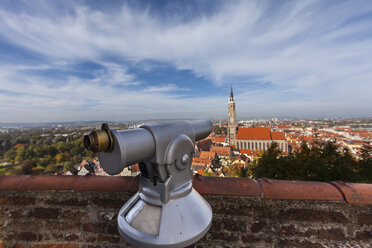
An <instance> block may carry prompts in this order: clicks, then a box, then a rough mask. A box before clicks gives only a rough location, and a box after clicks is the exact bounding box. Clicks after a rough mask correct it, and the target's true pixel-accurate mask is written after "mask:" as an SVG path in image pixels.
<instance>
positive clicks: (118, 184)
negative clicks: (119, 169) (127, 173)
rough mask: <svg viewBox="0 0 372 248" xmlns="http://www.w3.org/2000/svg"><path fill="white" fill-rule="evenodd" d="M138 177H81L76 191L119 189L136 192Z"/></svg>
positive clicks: (119, 190) (76, 185)
mask: <svg viewBox="0 0 372 248" xmlns="http://www.w3.org/2000/svg"><path fill="white" fill-rule="evenodd" d="M138 185H139V184H138V177H105V176H85V177H79V180H78V181H77V182H76V184H75V186H74V190H75V191H117V192H130V193H135V192H137V191H138Z"/></svg>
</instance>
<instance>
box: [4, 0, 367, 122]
mask: <svg viewBox="0 0 372 248" xmlns="http://www.w3.org/2000/svg"><path fill="white" fill-rule="evenodd" d="M231 86H232V87H233V90H234V96H235V100H236V109H237V118H238V119H249V118H259V117H293V118H318V117H371V116H372V4H371V2H370V1H369V0H365V1H359V0H351V1H333V0H329V1H323V0H319V1H316V0H314V1H275V0H273V1H266V0H258V1H254V0H252V1H218V0H211V1H206V0H195V1H173V0H171V1H69V0H67V1H65V0H64V1H38V0H33V1H28V0H27V1H26V0H25V1H18V0H2V1H0V122H56V121H84V120H85V121H89V120H107V121H129V120H147V119H198V118H199V119H211V118H212V119H214V118H227V101H228V96H229V94H230V87H231Z"/></svg>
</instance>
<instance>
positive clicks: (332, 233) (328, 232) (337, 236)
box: [319, 229, 346, 240]
mask: <svg viewBox="0 0 372 248" xmlns="http://www.w3.org/2000/svg"><path fill="white" fill-rule="evenodd" d="M319 238H320V239H330V240H345V239H346V237H345V234H344V232H343V231H342V230H341V229H320V230H319Z"/></svg>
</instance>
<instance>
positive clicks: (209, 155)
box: [199, 151, 216, 159]
mask: <svg viewBox="0 0 372 248" xmlns="http://www.w3.org/2000/svg"><path fill="white" fill-rule="evenodd" d="M215 157H216V153H215V152H206V151H202V152H201V153H200V155H199V158H202V159H214V158H215Z"/></svg>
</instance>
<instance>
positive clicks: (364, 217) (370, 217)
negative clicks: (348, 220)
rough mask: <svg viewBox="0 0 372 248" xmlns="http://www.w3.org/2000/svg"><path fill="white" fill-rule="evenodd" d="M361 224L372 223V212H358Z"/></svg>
mask: <svg viewBox="0 0 372 248" xmlns="http://www.w3.org/2000/svg"><path fill="white" fill-rule="evenodd" d="M358 224H359V225H367V226H368V225H372V214H367V213H360V214H358Z"/></svg>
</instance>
